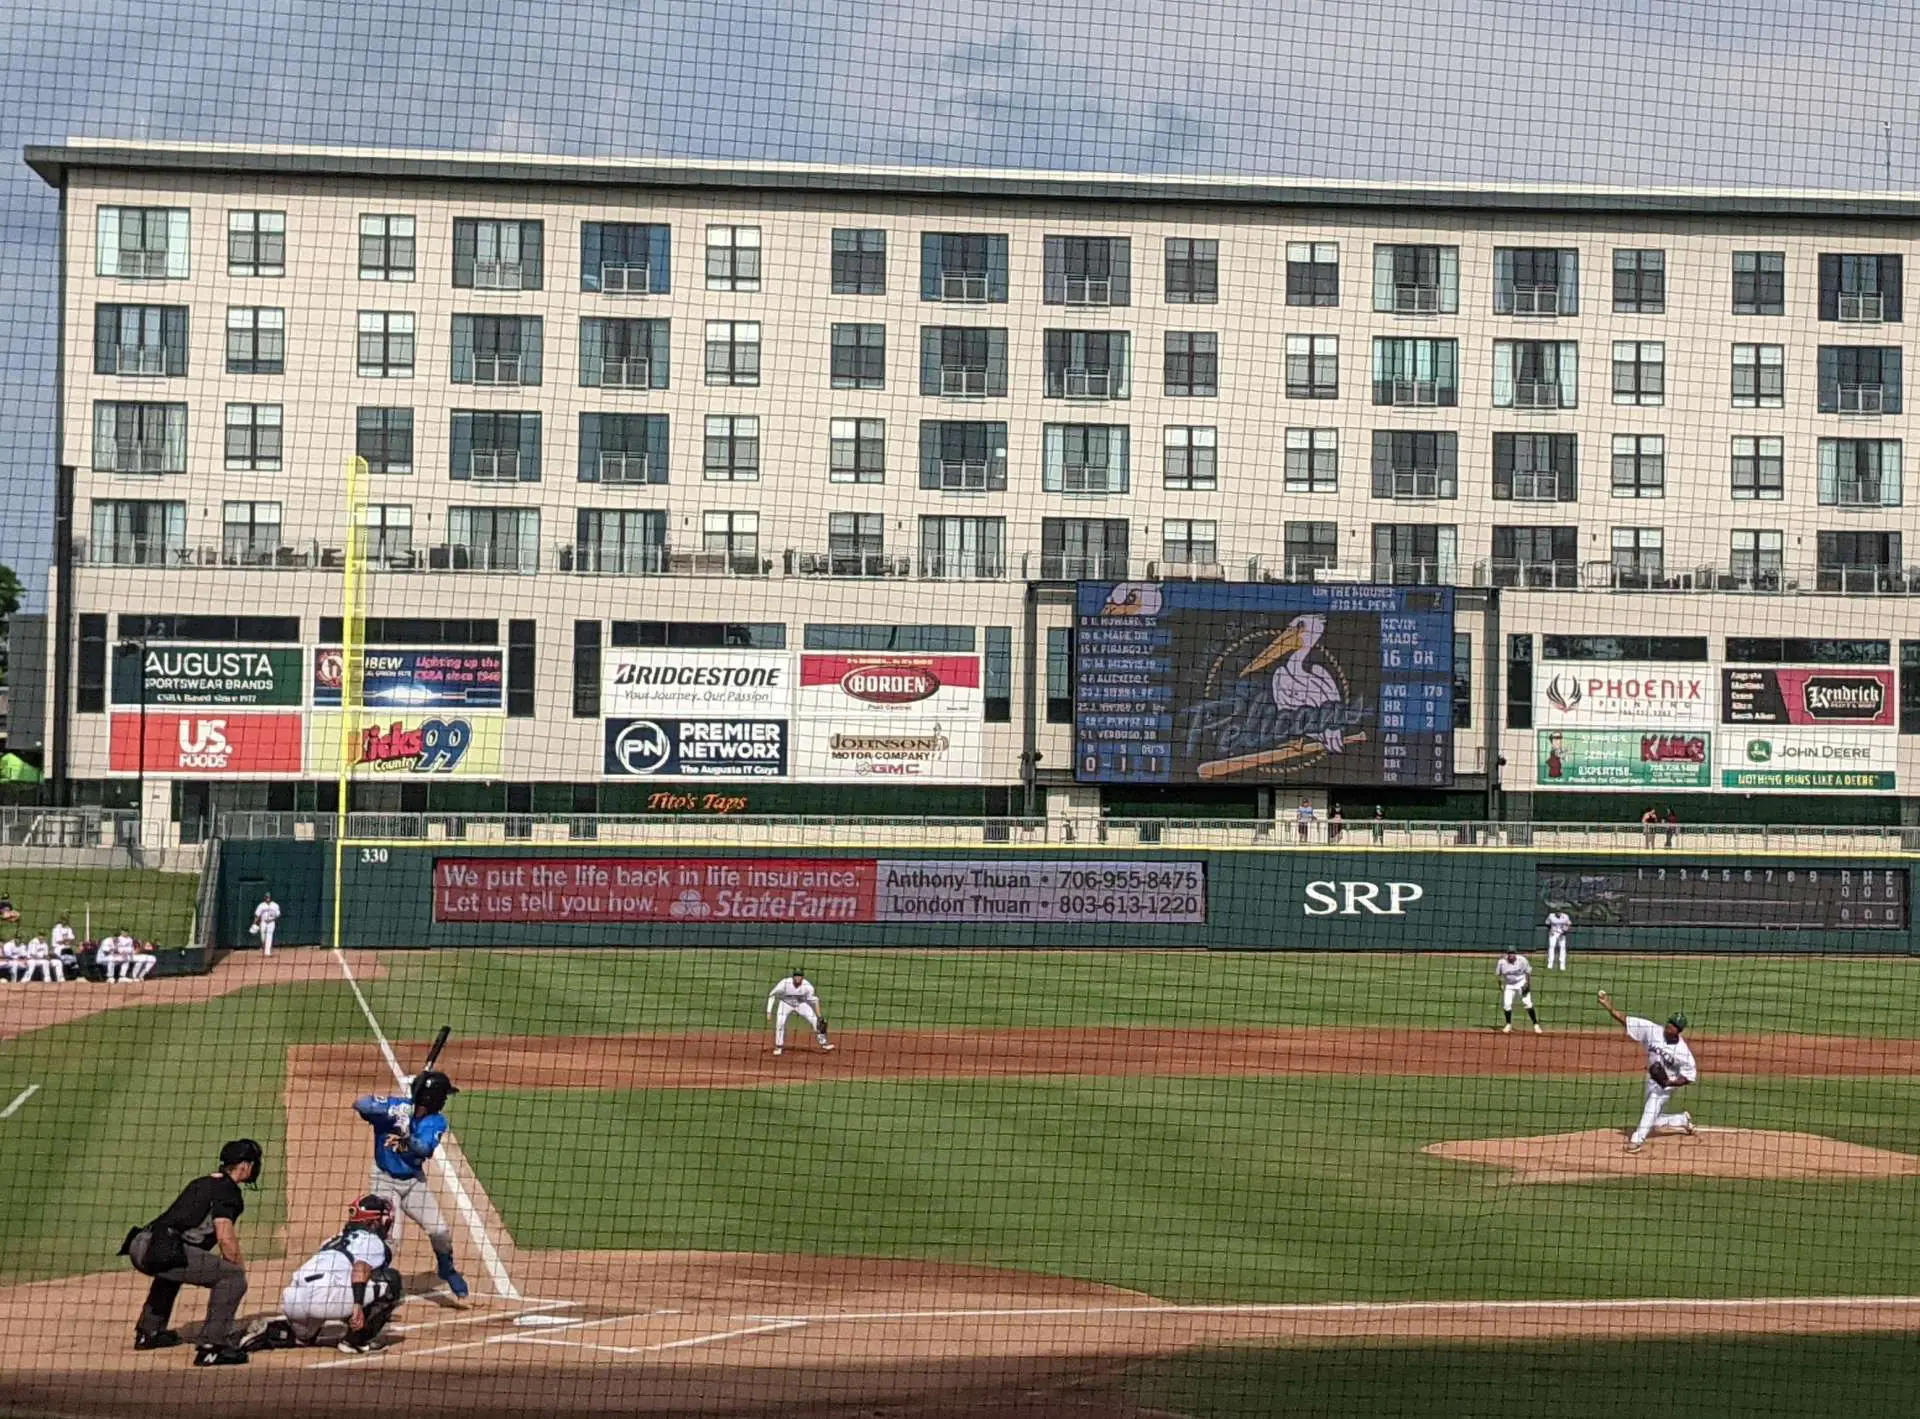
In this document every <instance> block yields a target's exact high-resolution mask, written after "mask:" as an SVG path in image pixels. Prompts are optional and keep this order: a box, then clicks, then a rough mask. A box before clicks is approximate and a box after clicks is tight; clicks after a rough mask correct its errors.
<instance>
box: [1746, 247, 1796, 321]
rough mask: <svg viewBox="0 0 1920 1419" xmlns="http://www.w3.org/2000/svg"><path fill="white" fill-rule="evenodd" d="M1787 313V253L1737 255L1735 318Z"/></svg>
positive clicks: (1747, 252) (1766, 252) (1751, 252)
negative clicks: (1737, 316) (1736, 316)
mask: <svg viewBox="0 0 1920 1419" xmlns="http://www.w3.org/2000/svg"><path fill="white" fill-rule="evenodd" d="M1786 312H1787V254H1786V252H1784V251H1736V252H1734V254H1733V313H1734V314H1735V315H1785V314H1786Z"/></svg>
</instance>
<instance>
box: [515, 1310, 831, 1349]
mask: <svg viewBox="0 0 1920 1419" xmlns="http://www.w3.org/2000/svg"><path fill="white" fill-rule="evenodd" d="M622 1319H623V1320H632V1319H635V1317H632V1316H623V1317H622ZM805 1325H806V1322H805V1321H803V1320H776V1321H770V1322H768V1323H767V1324H765V1325H749V1326H745V1327H742V1328H741V1329H739V1330H722V1331H716V1332H715V1333H714V1334H712V1335H690V1336H688V1337H687V1338H686V1339H685V1340H669V1341H666V1342H664V1343H663V1344H660V1345H594V1344H591V1343H590V1342H588V1341H585V1340H558V1339H555V1340H549V1339H547V1338H546V1337H545V1336H540V1335H503V1336H500V1337H498V1338H497V1339H496V1340H495V1341H494V1344H496V1345H556V1346H567V1347H569V1348H571V1349H575V1350H598V1351H601V1352H603V1353H605V1354H608V1355H658V1354H660V1353H661V1352H662V1351H666V1350H691V1349H693V1348H694V1347H695V1346H697V1345H717V1344H719V1343H720V1342H721V1341H723V1340H740V1339H743V1338H744V1337H746V1336H749V1335H770V1334H772V1333H773V1332H775V1331H779V1330H798V1329H800V1328H801V1327H803V1326H805ZM585 1328H586V1327H585V1326H582V1327H580V1329H583V1330H584V1329H585Z"/></svg>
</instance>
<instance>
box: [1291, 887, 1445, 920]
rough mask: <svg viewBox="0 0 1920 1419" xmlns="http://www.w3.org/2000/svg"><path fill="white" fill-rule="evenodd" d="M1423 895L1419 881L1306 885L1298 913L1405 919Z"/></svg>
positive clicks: (1425, 893)
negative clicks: (1361, 915)
mask: <svg viewBox="0 0 1920 1419" xmlns="http://www.w3.org/2000/svg"><path fill="white" fill-rule="evenodd" d="M1382 893H1384V894H1385V896H1386V902H1385V904H1384V905H1383V904H1382V903H1381V900H1380V898H1381V895H1382ZM1426 895H1427V889H1426V888H1424V887H1422V886H1421V885H1420V884H1419V883H1418V882H1309V883H1307V900H1306V903H1305V904H1304V905H1303V906H1302V907H1301V910H1302V911H1303V912H1305V913H1306V914H1307V915H1308V916H1359V915H1360V914H1361V913H1362V912H1367V913H1370V914H1371V915H1373V916H1405V915H1406V914H1407V908H1408V907H1410V906H1412V905H1413V904H1414V903H1415V902H1417V901H1419V900H1420V899H1421V898H1422V897H1424V896H1426Z"/></svg>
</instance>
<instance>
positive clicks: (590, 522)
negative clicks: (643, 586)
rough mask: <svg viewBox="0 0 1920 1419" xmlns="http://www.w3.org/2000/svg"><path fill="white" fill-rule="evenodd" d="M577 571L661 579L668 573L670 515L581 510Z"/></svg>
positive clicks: (576, 534)
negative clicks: (658, 577) (668, 523)
mask: <svg viewBox="0 0 1920 1419" xmlns="http://www.w3.org/2000/svg"><path fill="white" fill-rule="evenodd" d="M573 566H574V570H575V571H577V572H581V573H584V574H587V575H591V576H660V575H662V574H663V573H664V572H665V571H666V570H667V515H666V513H664V512H662V511H659V510H658V509H655V508H642V509H637V510H629V509H612V508H607V509H602V508H581V509H580V510H579V511H578V512H577V513H576V514H575V515H574V538H573Z"/></svg>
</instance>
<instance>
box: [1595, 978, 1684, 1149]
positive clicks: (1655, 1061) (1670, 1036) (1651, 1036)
mask: <svg viewBox="0 0 1920 1419" xmlns="http://www.w3.org/2000/svg"><path fill="white" fill-rule="evenodd" d="M1600 1008H1601V1009H1603V1010H1605V1011H1606V1012H1607V1014H1609V1015H1611V1016H1613V1018H1614V1019H1615V1020H1616V1021H1617V1022H1618V1023H1620V1024H1621V1025H1624V1026H1625V1027H1626V1031H1627V1038H1628V1039H1630V1040H1632V1041H1633V1042H1634V1043H1635V1044H1637V1045H1642V1046H1644V1047H1645V1048H1646V1051H1647V1102H1646V1105H1645V1106H1644V1107H1643V1108H1642V1109H1641V1110H1640V1126H1639V1127H1638V1128H1636V1129H1634V1131H1633V1136H1632V1137H1631V1138H1629V1139H1628V1140H1627V1151H1628V1152H1629V1153H1638V1152H1639V1151H1640V1150H1641V1149H1642V1148H1644V1147H1646V1145H1647V1135H1648V1134H1650V1133H1652V1132H1653V1131H1654V1130H1655V1129H1661V1128H1664V1129H1673V1130H1676V1131H1677V1132H1680V1133H1689V1134H1690V1133H1692V1132H1693V1115H1692V1114H1690V1113H1685V1112H1682V1113H1677V1114H1670V1113H1668V1112H1666V1108H1667V1100H1669V1099H1671V1098H1672V1097H1673V1096H1674V1094H1675V1093H1676V1092H1678V1091H1679V1090H1681V1089H1684V1088H1686V1087H1687V1086H1688V1085H1689V1084H1696V1083H1698V1082H1699V1080H1700V1071H1699V1069H1698V1067H1697V1066H1696V1065H1695V1064H1694V1062H1693V1051H1692V1050H1691V1049H1689V1048H1688V1047H1687V1042H1686V1041H1685V1040H1683V1039H1681V1038H1680V1036H1681V1035H1682V1034H1683V1033H1684V1032H1685V1031H1686V1028H1687V1017H1686V1016H1685V1015H1671V1016H1668V1017H1667V1023H1666V1024H1665V1025H1656V1024H1654V1023H1653V1021H1651V1020H1643V1019H1641V1018H1640V1017H1639V1016H1638V1015H1628V1014H1625V1013H1624V1012H1622V1011H1620V1010H1617V1009H1615V1008H1614V1004H1613V1001H1611V1000H1609V999H1608V998H1607V993H1606V992H1605V991H1604V990H1603V991H1601V992H1600Z"/></svg>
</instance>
